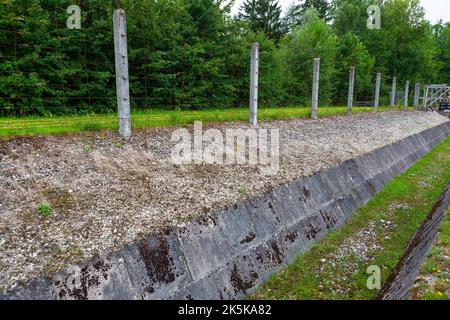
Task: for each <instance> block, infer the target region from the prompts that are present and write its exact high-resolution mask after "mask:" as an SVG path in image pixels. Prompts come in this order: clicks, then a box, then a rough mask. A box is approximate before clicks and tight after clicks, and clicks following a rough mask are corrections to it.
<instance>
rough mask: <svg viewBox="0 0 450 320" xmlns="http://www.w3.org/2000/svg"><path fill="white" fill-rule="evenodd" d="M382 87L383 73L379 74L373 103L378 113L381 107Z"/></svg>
mask: <svg viewBox="0 0 450 320" xmlns="http://www.w3.org/2000/svg"><path fill="white" fill-rule="evenodd" d="M380 86H381V73H377V81H376V83H375V101H374V103H373V106H374V109H375V112H377V111H378V106H379V105H380Z"/></svg>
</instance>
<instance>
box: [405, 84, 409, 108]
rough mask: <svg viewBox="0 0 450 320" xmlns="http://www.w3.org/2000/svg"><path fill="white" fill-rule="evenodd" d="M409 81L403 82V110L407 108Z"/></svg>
mask: <svg viewBox="0 0 450 320" xmlns="http://www.w3.org/2000/svg"><path fill="white" fill-rule="evenodd" d="M408 95H409V81H406V84H405V110H408Z"/></svg>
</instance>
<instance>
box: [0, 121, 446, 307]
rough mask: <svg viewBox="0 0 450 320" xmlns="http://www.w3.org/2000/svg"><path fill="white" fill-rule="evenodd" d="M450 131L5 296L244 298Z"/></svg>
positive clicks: (383, 151) (436, 131)
mask: <svg viewBox="0 0 450 320" xmlns="http://www.w3.org/2000/svg"><path fill="white" fill-rule="evenodd" d="M449 134H450V122H447V123H444V124H442V125H440V126H437V127H434V128H431V129H428V130H426V131H423V132H421V133H419V134H415V135H413V136H410V137H408V138H406V139H403V140H402V141H399V142H397V143H394V144H391V145H387V146H385V147H383V148H380V149H377V150H375V151H373V152H371V153H369V154H366V155H364V156H361V157H358V158H355V159H351V160H348V161H345V162H343V163H341V164H340V165H338V166H335V167H332V168H330V169H328V170H325V171H322V172H319V173H317V174H315V175H313V176H311V177H309V178H305V179H302V180H300V181H298V182H295V183H292V184H290V185H287V186H284V187H281V188H279V189H277V190H275V191H273V192H270V193H269V194H266V195H264V196H261V197H258V198H254V199H251V200H249V201H246V202H244V203H242V204H241V205H238V206H235V207H233V208H229V209H227V210H224V211H223V212H220V213H219V214H216V215H214V216H208V217H203V218H201V219H199V220H197V221H194V222H192V223H190V224H189V225H188V226H186V227H184V228H180V229H177V230H167V231H164V232H161V233H159V234H156V235H151V236H149V237H147V238H146V239H143V240H139V241H136V242H134V243H132V244H130V245H128V246H126V247H125V248H123V249H122V250H121V251H119V252H115V253H111V254H109V255H106V256H103V257H98V258H94V259H92V260H90V261H88V262H86V263H83V264H81V265H79V266H76V267H72V268H69V269H68V270H66V271H64V272H61V273H58V274H56V275H54V276H52V277H50V278H40V279H36V280H34V281H32V282H31V283H30V284H29V285H28V286H27V287H26V288H20V289H16V290H14V291H13V292H10V293H9V294H7V295H6V296H3V297H2V298H3V299H233V298H241V297H243V296H244V295H245V294H246V293H250V292H252V290H254V289H255V288H256V287H257V286H258V285H260V284H261V283H262V282H263V281H264V280H266V279H267V278H268V277H269V276H270V275H271V274H272V273H274V272H276V271H278V270H280V269H281V268H282V267H283V266H285V265H286V264H287V263H290V262H292V261H293V259H294V257H295V256H297V255H299V254H300V253H302V252H304V251H306V250H308V248H310V247H311V245H312V244H313V243H315V242H317V241H319V240H320V239H322V238H323V237H324V236H325V235H326V234H327V233H328V232H329V230H332V229H336V228H339V227H340V226H341V225H342V224H343V223H345V222H346V221H347V219H349V218H350V217H351V216H352V214H353V213H354V211H355V209H357V208H359V207H360V206H362V205H364V204H365V203H367V202H368V201H369V200H370V199H371V198H372V197H373V196H374V195H375V194H376V193H377V192H378V191H380V190H381V189H382V187H383V186H384V184H385V183H386V182H388V181H389V180H390V179H392V178H393V177H395V176H397V175H398V174H400V173H401V172H403V171H405V170H406V169H407V168H409V167H410V166H411V165H412V164H413V163H414V162H416V161H417V160H418V159H420V158H421V157H422V156H423V155H424V154H425V153H427V152H428V151H430V150H431V149H432V148H433V147H434V146H435V145H436V144H438V143H439V142H441V141H442V140H443V139H445V138H446V137H447V136H448V135H449Z"/></svg>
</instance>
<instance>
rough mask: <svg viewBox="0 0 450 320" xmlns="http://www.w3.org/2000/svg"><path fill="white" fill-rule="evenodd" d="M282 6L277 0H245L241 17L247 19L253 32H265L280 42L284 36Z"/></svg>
mask: <svg viewBox="0 0 450 320" xmlns="http://www.w3.org/2000/svg"><path fill="white" fill-rule="evenodd" d="M281 11H282V10H281V6H280V4H279V3H278V1H277V0H245V1H244V3H243V4H242V6H241V12H240V13H239V18H240V19H241V20H244V21H247V22H248V25H249V27H250V29H251V30H252V31H253V32H256V33H257V32H263V33H264V34H265V35H266V36H267V37H268V38H269V39H272V40H275V41H276V42H279V41H280V39H281V37H282V36H283V25H282V24H283V21H282V19H281Z"/></svg>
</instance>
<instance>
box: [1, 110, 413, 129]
mask: <svg viewBox="0 0 450 320" xmlns="http://www.w3.org/2000/svg"><path fill="white" fill-rule="evenodd" d="M396 109H397V110H399V109H400V108H399V107H397V108H396ZM353 110H354V113H361V112H371V111H373V108H370V107H357V108H354V109H353ZM379 110H380V111H387V110H389V108H388V107H383V108H380V109H379ZM410 110H412V109H411V108H410ZM346 113H347V107H320V108H319V112H318V116H319V117H331V116H338V115H345V114H346ZM309 117H310V109H309V108H305V107H282V108H260V109H259V110H258V119H259V120H284V119H294V118H309ZM131 121H132V127H133V128H134V129H139V128H148V127H167V126H180V125H188V124H192V123H193V122H194V121H203V122H205V123H208V122H227V121H244V122H246V121H248V109H242V108H241V109H236V108H234V109H233V108H228V109H208V110H198V111H174V110H154V109H153V110H146V111H135V112H133V113H132V115H131ZM117 128H118V120H117V115H116V114H108V115H94V114H93V115H86V116H49V117H23V118H16V117H7V118H0V136H17V135H47V134H64V133H73V132H81V131H102V130H117Z"/></svg>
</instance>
